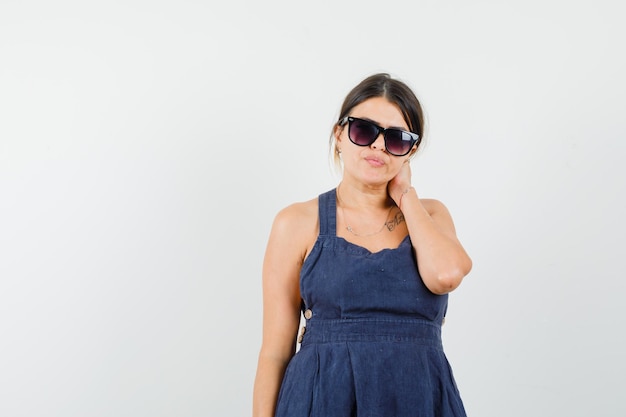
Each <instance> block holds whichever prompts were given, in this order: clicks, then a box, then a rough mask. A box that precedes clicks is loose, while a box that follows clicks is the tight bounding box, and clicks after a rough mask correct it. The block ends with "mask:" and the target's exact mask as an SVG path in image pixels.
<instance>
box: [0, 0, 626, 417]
mask: <svg viewBox="0 0 626 417" xmlns="http://www.w3.org/2000/svg"><path fill="white" fill-rule="evenodd" d="M619 4H620V2H619V1H575V0H574V1H567V2H566V1H553V0H544V1H523V2H522V1H517V2H515V1H508V2H507V1H434V0H433V1H396V0H388V1H384V2H379V1H345V2H340V1H317V2H304V3H301V2H293V1H277V0H268V1H263V2H255V1H247V2H242V1H233V2H228V3H227V2H212V1H210V2H206V1H181V0H179V1H150V2H148V1H137V0H131V1H107V2H104V1H102V2H82V1H66V0H61V1H55V2H45V1H11V0H3V1H2V3H1V4H0V392H1V399H0V415H2V416H7V417H8V416H11V417H14V416H15V417H17V416H47V417H53V416H59V417H60V416H63V417H68V416H129V417H138V416H146V417H158V416H245V415H250V409H251V394H252V383H253V378H254V373H255V367H256V357H257V353H258V349H259V346H260V341H261V315H262V305H261V264H262V258H263V252H264V249H265V243H266V241H267V235H268V232H269V229H270V227H271V222H272V220H273V217H274V215H275V214H276V212H277V211H278V210H280V209H281V208H283V207H284V206H286V205H288V204H290V203H292V202H294V201H302V200H307V199H310V198H313V197H315V196H317V195H318V194H319V193H321V192H323V191H326V190H328V189H330V188H331V187H334V186H335V185H336V184H337V182H338V181H339V177H338V176H337V175H335V174H334V173H333V171H332V169H331V167H330V163H329V159H328V145H327V142H328V136H329V133H330V129H331V127H332V124H333V122H334V121H335V120H336V117H337V112H338V110H339V106H340V103H341V101H342V100H343V97H344V96H345V94H346V93H347V92H348V91H349V90H350V89H351V88H352V87H353V86H354V85H355V84H356V83H357V82H359V81H360V80H361V79H362V78H364V77H365V76H367V75H370V74H372V73H374V72H378V71H386V72H390V73H391V74H392V75H394V76H396V77H398V78H400V79H403V80H404V81H406V82H407V83H408V84H409V85H410V86H411V87H413V88H414V90H415V91H416V93H417V94H418V96H419V97H420V98H421V100H422V102H423V105H424V107H425V109H426V112H427V116H428V122H429V128H428V136H427V139H426V146H425V147H424V149H423V150H422V152H421V154H420V155H419V156H418V158H417V159H415V160H414V161H413V162H412V167H413V173H414V176H413V177H414V178H413V179H414V184H415V186H416V188H417V190H418V193H419V194H420V195H421V196H423V197H432V198H438V199H440V200H442V201H443V202H444V203H445V204H446V205H447V206H448V208H449V210H450V211H451V213H452V215H453V217H454V219H455V222H456V226H457V229H458V234H459V237H460V239H461V240H462V242H463V243H464V244H465V246H466V248H467V250H468V252H469V253H470V255H471V256H472V258H473V260H474V269H473V271H472V272H471V274H470V275H469V276H468V277H467V279H466V281H465V282H464V283H463V285H462V286H461V287H460V288H459V289H458V290H457V291H456V292H454V293H453V294H452V295H451V297H450V308H449V311H448V320H447V323H446V325H445V326H444V345H445V348H446V351H447V353H448V356H449V359H450V362H451V363H452V366H453V369H454V372H455V376H456V378H457V382H458V385H459V388H460V390H461V394H462V396H463V398H464V401H465V405H466V408H467V411H468V414H469V415H471V416H481V417H500V416H510V417H516V416H520V417H521V416H557V415H562V416H565V415H567V416H580V417H588V416H623V415H625V414H626V406H625V405H624V401H623V398H622V396H623V391H624V388H625V387H626V376H625V375H626V360H624V356H623V354H624V352H625V351H626V342H625V340H624V329H625V328H626V320H625V317H626V315H625V314H624V312H623V308H622V307H623V299H624V295H625V292H626V285H625V284H624V278H625V277H624V272H623V271H624V268H623V265H624V249H625V247H624V246H625V245H624V237H623V236H624V234H625V232H626V227H625V223H624V221H623V220H622V216H623V213H624V211H625V209H626V207H625V203H624V201H625V200H624V197H623V193H624V190H625V186H626V184H625V178H626V175H625V174H626V172H625V171H626V170H625V169H624V160H625V159H624V158H625V156H626V152H625V150H626V146H625V140H626V123H625V122H624V120H625V119H624V114H625V112H626V106H625V104H624V103H625V100H626V87H625V83H624V81H623V77H624V74H625V73H626V65H625V58H624V39H626V30H625V29H624V25H623V19H622V17H621V16H622V15H621V14H620V13H619Z"/></svg>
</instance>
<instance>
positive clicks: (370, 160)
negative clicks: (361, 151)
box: [365, 157, 385, 167]
mask: <svg viewBox="0 0 626 417" xmlns="http://www.w3.org/2000/svg"><path fill="white" fill-rule="evenodd" d="M365 160H366V161H367V162H368V163H369V164H370V165H371V166H374V167H381V166H383V165H385V163H384V162H383V161H382V160H380V159H378V158H374V157H367V158H365Z"/></svg>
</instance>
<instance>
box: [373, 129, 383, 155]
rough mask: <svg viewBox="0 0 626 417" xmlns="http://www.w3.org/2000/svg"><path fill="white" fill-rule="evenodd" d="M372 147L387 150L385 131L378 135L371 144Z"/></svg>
mask: <svg viewBox="0 0 626 417" xmlns="http://www.w3.org/2000/svg"><path fill="white" fill-rule="evenodd" d="M370 148H372V149H380V150H383V151H384V150H385V135H384V132H380V133H379V134H378V136H376V140H375V141H374V142H372V144H371V145H370Z"/></svg>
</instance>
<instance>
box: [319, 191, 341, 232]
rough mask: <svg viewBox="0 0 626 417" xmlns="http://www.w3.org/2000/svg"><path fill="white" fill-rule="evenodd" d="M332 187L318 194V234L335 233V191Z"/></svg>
mask: <svg viewBox="0 0 626 417" xmlns="http://www.w3.org/2000/svg"><path fill="white" fill-rule="evenodd" d="M335 190H336V189H335V188H333V189H332V190H330V191H327V192H325V193H324V194H320V195H319V198H318V205H319V216H320V236H325V235H331V236H335V235H336V234H337V193H336V191H335Z"/></svg>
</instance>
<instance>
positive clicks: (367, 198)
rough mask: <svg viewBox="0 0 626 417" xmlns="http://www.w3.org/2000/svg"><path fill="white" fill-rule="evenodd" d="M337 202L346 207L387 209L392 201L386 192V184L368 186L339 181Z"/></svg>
mask: <svg viewBox="0 0 626 417" xmlns="http://www.w3.org/2000/svg"><path fill="white" fill-rule="evenodd" d="M337 196H338V200H339V201H338V202H339V204H341V205H342V206H343V207H346V208H372V209H381V208H382V209H387V208H389V207H390V206H391V205H393V201H392V200H391V198H389V195H388V194H387V186H386V184H385V185H384V186H380V187H368V186H365V185H363V184H352V183H350V182H347V181H345V180H344V181H341V182H340V183H339V185H338V186H337Z"/></svg>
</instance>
